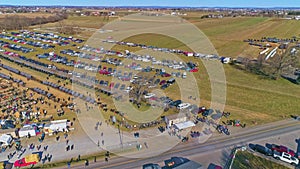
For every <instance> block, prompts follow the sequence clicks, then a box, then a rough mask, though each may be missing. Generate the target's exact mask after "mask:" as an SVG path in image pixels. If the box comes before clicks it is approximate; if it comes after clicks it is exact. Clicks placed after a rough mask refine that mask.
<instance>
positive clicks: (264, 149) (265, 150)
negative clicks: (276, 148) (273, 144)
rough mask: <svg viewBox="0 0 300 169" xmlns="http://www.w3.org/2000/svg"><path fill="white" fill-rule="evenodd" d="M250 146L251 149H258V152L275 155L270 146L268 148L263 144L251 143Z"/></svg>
mask: <svg viewBox="0 0 300 169" xmlns="http://www.w3.org/2000/svg"><path fill="white" fill-rule="evenodd" d="M249 147H250V148H251V149H253V150H254V151H257V152H259V153H262V154H264V155H267V156H272V155H273V152H272V150H270V149H269V148H267V147H265V146H262V145H259V144H249Z"/></svg>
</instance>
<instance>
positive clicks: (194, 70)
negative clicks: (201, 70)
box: [190, 68, 198, 72]
mask: <svg viewBox="0 0 300 169" xmlns="http://www.w3.org/2000/svg"><path fill="white" fill-rule="evenodd" d="M190 72H198V68H194V69H191V70H190Z"/></svg>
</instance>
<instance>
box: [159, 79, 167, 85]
mask: <svg viewBox="0 0 300 169" xmlns="http://www.w3.org/2000/svg"><path fill="white" fill-rule="evenodd" d="M165 83H167V81H165V80H162V81H160V83H159V85H164V84H165Z"/></svg>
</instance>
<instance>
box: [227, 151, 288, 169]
mask: <svg viewBox="0 0 300 169" xmlns="http://www.w3.org/2000/svg"><path fill="white" fill-rule="evenodd" d="M249 168H256V169H288V167H286V166H283V165H280V164H277V163H274V162H272V161H270V160H267V159H265V158H262V157H259V156H256V155H253V154H252V153H250V152H248V151H238V152H237V153H236V155H235V159H234V161H233V165H232V169H249Z"/></svg>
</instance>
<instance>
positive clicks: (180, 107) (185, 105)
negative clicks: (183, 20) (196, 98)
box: [177, 103, 191, 110]
mask: <svg viewBox="0 0 300 169" xmlns="http://www.w3.org/2000/svg"><path fill="white" fill-rule="evenodd" d="M190 105H191V104H190V103H181V104H179V105H178V106H177V109H179V110H182V109H186V108H188V107H189V106H190Z"/></svg>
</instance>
